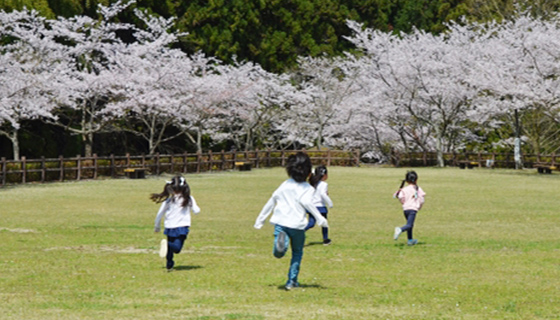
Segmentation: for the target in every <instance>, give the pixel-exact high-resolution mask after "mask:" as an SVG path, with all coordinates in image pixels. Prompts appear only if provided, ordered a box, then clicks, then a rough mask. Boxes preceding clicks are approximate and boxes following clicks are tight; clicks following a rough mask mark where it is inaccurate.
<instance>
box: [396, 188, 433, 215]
mask: <svg viewBox="0 0 560 320" xmlns="http://www.w3.org/2000/svg"><path fill="white" fill-rule="evenodd" d="M397 193H398V198H399V201H400V202H401V203H402V207H403V210H415V211H418V210H420V208H422V205H423V204H424V198H425V197H426V193H425V192H424V190H422V188H420V187H418V190H416V186H415V185H413V184H409V185H408V186H406V187H404V188H402V189H400V192H399V191H397V192H395V194H394V195H393V197H397Z"/></svg>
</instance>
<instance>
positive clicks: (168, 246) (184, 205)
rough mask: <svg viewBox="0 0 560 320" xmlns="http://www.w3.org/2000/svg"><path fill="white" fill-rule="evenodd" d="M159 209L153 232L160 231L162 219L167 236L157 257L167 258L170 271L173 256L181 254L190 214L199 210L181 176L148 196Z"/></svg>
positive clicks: (162, 241)
mask: <svg viewBox="0 0 560 320" xmlns="http://www.w3.org/2000/svg"><path fill="white" fill-rule="evenodd" d="M150 199H152V200H153V201H154V202H156V203H160V202H162V204H161V207H160V208H159V211H158V213H157V216H156V220H155V227H154V231H155V232H156V233H158V232H159V231H160V230H161V220H162V218H164V222H163V225H164V228H165V229H164V231H163V233H164V234H165V235H166V236H167V240H166V239H162V240H161V243H160V249H159V256H160V257H162V258H164V257H165V258H167V264H166V268H167V271H172V270H173V266H174V265H175V262H174V261H173V255H174V254H177V253H179V252H181V249H183V245H184V244H185V240H186V239H187V236H188V235H189V228H190V226H191V213H195V214H198V213H199V212H200V208H199V207H198V206H197V205H196V201H195V200H194V198H193V197H192V196H191V189H190V187H189V185H188V183H187V180H185V178H184V177H183V176H180V175H178V176H175V177H173V179H171V181H167V182H166V184H165V187H164V188H163V192H162V193H153V194H152V195H151V196H150Z"/></svg>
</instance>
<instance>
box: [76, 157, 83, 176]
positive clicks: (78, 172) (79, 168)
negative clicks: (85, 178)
mask: <svg viewBox="0 0 560 320" xmlns="http://www.w3.org/2000/svg"><path fill="white" fill-rule="evenodd" d="M76 167H77V168H76V180H80V178H81V177H82V157H81V156H80V155H77V156H76Z"/></svg>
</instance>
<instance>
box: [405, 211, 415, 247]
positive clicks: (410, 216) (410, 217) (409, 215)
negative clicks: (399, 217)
mask: <svg viewBox="0 0 560 320" xmlns="http://www.w3.org/2000/svg"><path fill="white" fill-rule="evenodd" d="M417 212H418V211H415V210H405V211H404V218H405V219H406V224H405V225H404V226H402V227H401V230H402V231H403V232H404V231H406V233H407V236H408V240H411V239H414V238H412V228H414V220H416V213H417Z"/></svg>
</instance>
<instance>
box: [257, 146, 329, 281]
mask: <svg viewBox="0 0 560 320" xmlns="http://www.w3.org/2000/svg"><path fill="white" fill-rule="evenodd" d="M286 172H287V173H288V176H289V177H290V178H289V179H288V180H286V181H284V182H283V183H282V184H281V185H280V186H279V187H278V189H276V191H274V193H273V194H272V197H271V198H270V199H269V200H268V202H267V203H266V204H265V205H264V207H263V208H262V210H261V212H260V214H259V216H258V217H257V220H256V221H255V226H254V227H255V228H256V229H260V228H262V226H263V225H264V222H265V220H266V219H267V217H268V216H269V215H270V214H271V213H272V217H271V218H270V223H271V224H273V225H274V246H273V251H272V252H273V254H274V256H275V257H276V258H282V257H283V256H284V255H285V254H286V252H287V251H288V246H291V248H292V259H291V261H290V269H289V271H288V281H287V282H286V286H285V289H286V290H291V289H292V288H295V287H298V286H299V283H298V274H299V270H300V265H301V259H302V257H303V245H304V244H305V227H306V226H307V219H306V210H307V211H309V212H310V213H311V214H312V215H313V216H314V217H315V219H316V220H317V224H318V225H320V226H322V227H328V223H327V219H325V218H323V216H321V214H320V213H319V211H317V208H316V207H315V205H313V193H314V191H315V189H314V188H313V187H312V186H311V185H310V184H309V183H308V182H307V181H306V180H307V178H308V177H309V175H310V174H311V159H310V158H309V156H308V155H307V154H305V153H303V152H298V153H297V154H295V155H291V156H289V157H288V161H287V164H286Z"/></svg>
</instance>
